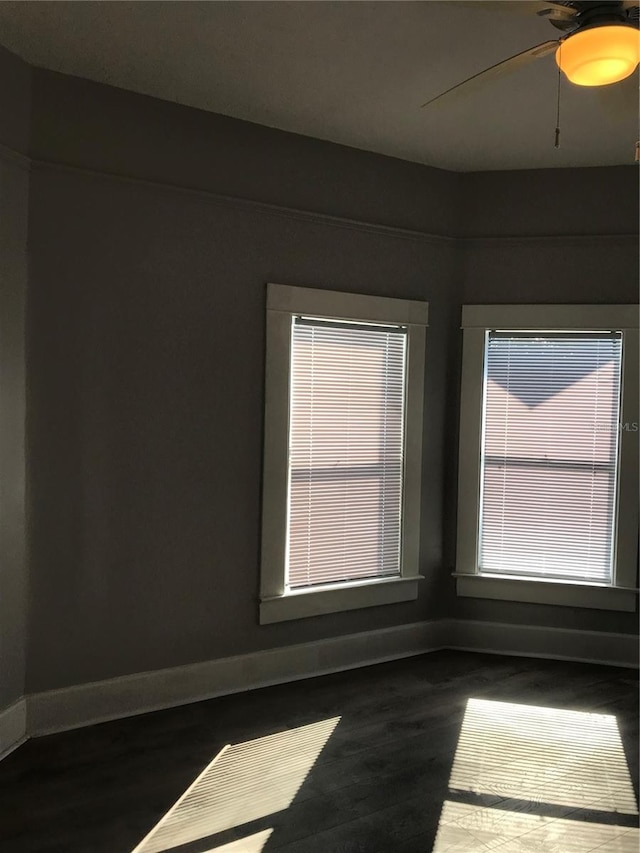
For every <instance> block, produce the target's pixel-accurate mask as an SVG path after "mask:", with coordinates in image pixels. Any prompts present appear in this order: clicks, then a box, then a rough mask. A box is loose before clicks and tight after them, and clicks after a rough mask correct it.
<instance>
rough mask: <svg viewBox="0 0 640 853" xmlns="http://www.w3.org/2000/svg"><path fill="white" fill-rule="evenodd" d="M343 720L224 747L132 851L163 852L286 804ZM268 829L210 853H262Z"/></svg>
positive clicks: (330, 721) (313, 724) (227, 840)
mask: <svg viewBox="0 0 640 853" xmlns="http://www.w3.org/2000/svg"><path fill="white" fill-rule="evenodd" d="M339 721H340V717H332V718H330V719H327V720H321V721H319V722H317V723H312V724H310V725H307V726H301V727H299V728H296V729H291V730H287V731H283V732H278V733H277V734H273V735H268V736H267V737H263V738H258V739H257V740H251V741H246V742H245V743H239V744H234V745H231V746H226V747H224V749H223V750H221V752H219V753H218V755H217V756H216V757H215V758H214V759H213V761H212V762H211V763H210V764H209V765H208V766H207V767H206V768H205V769H204V770H203V772H202V773H201V774H200V775H199V776H198V778H197V779H196V780H195V781H194V782H193V784H192V785H191V786H190V787H189V788H188V789H187V790H186V791H185V792H184V794H183V795H182V796H181V797H180V799H179V800H178V801H177V802H176V803H175V804H174V805H173V806H172V807H171V809H169V811H168V812H167V813H166V814H165V815H164V817H163V818H162V819H161V820H160V821H159V823H158V824H157V825H156V826H155V827H154V828H153V829H152V830H151V832H150V833H149V834H148V835H147V836H146V838H144V839H143V840H142V841H141V842H140V844H138V846H137V847H136V848H135V850H133V853H163V851H166V850H171V849H172V848H174V847H178V846H180V845H182V844H188V843H191V842H194V841H197V840H199V839H205V838H209V837H210V836H214V835H217V834H219V833H223V832H226V831H228V830H232V829H233V828H234V827H237V826H241V825H242V824H247V823H249V822H251V821H254V820H257V819H259V818H262V817H266V816H268V815H271V814H274V813H275V812H279V811H282V810H284V809H286V808H287V807H288V806H289V805H290V804H291V803H292V801H293V799H294V797H295V796H296V794H297V792H298V790H299V789H300V787H301V785H302V784H303V782H304V780H305V779H306V777H307V775H308V773H309V771H310V770H311V768H312V767H313V765H314V763H315V761H316V759H317V758H318V756H319V755H320V752H321V751H322V749H323V747H324V745H325V744H326V742H327V741H328V740H329V738H330V737H331V734H332V733H333V730H334V729H335V727H336V726H337V725H338V723H339ZM270 833H271V830H267V832H266V834H265V833H264V832H261V833H257V835H255V836H250V837H247V838H242V839H237V840H236V839H231V840H229V839H225V840H224V843H221V844H220V845H219V846H217V847H216V846H210V847H208V848H207V851H206V853H213V851H215V853H223V851H224V853H260V851H261V850H262V846H263V845H264V843H266V841H267V839H268V836H269V834H270ZM252 838H253V841H252V840H251V839H252ZM234 844H235V845H236V846H235V847H234V846H233V845H234ZM251 844H253V846H250V845H251ZM203 853H205V851H203Z"/></svg>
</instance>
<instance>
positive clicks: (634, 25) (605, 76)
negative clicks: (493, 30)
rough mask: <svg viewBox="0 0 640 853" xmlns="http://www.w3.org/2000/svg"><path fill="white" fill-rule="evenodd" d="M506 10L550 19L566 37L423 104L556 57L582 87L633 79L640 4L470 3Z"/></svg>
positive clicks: (639, 56) (639, 47) (585, 0)
mask: <svg viewBox="0 0 640 853" xmlns="http://www.w3.org/2000/svg"><path fill="white" fill-rule="evenodd" d="M465 5H466V6H476V7H478V6H480V5H481V6H482V7H483V8H486V7H488V6H490V7H493V8H498V9H500V10H501V11H515V12H524V13H526V14H536V15H538V16H540V17H543V18H546V19H547V20H548V21H549V23H551V24H552V25H553V26H554V27H556V29H558V30H561V31H562V33H563V35H561V36H560V37H559V38H557V39H553V40H551V41H545V42H542V43H541V44H537V45H535V46H534V47H530V48H528V49H527V50H523V51H522V52H521V53H516V54H515V55H514V56H510V57H509V58H508V59H503V60H502V61H501V62H498V63H496V65H492V66H491V67H489V68H485V69H484V70H483V71H479V72H478V73H477V74H474V75H473V76H472V77H469V78H467V79H466V80H463V81H462V82H461V83H456V85H455V86H452V87H451V88H450V89H447V90H446V91H445V92H441V93H440V94H439V95H436V96H435V97H434V98H431V99H430V100H428V101H426V102H425V103H424V104H422V106H423V107H427V106H429V105H430V104H433V103H435V102H436V101H440V100H442V99H444V98H445V97H447V96H450V95H451V94H452V93H456V94H457V93H458V92H460V91H462V90H464V92H467V91H468V90H469V88H470V87H471V84H477V83H484V82H486V81H487V80H488V79H489V78H491V77H494V76H497V75H499V74H503V73H505V72H510V71H515V70H516V69H518V68H520V67H522V66H523V65H526V64H528V63H529V62H531V61H533V60H535V59H540V58H541V57H543V56H547V55H548V54H549V53H551V52H552V51H555V53H556V62H557V64H558V67H559V69H560V70H561V71H562V72H564V74H565V76H566V77H567V78H568V79H569V80H570V81H571V82H572V83H575V84H576V85H578V86H605V85H607V84H610V83H617V82H618V81H619V80H624V79H625V78H626V77H629V76H630V75H631V74H633V72H634V71H635V69H636V66H637V65H638V62H639V61H640V32H639V31H638V22H639V20H640V5H639V2H638V0H558V2H544V0H533V2H530V0H516V2H509V0H501V2H493V3H482V4H479V3H475V2H474V3H465Z"/></svg>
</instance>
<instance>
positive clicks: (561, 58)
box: [556, 24, 640, 86]
mask: <svg viewBox="0 0 640 853" xmlns="http://www.w3.org/2000/svg"><path fill="white" fill-rule="evenodd" d="M639 60H640V33H639V32H638V30H637V29H636V27H634V26H629V25H625V24H608V25H605V26H599V27H589V28H588V29H584V30H579V31H578V32H577V33H573V35H570V36H569V37H568V38H566V39H565V40H564V41H563V42H562V44H561V45H560V47H559V48H558V50H557V51H556V62H557V63H558V65H559V66H560V68H561V70H562V71H563V72H564V73H565V74H566V76H567V77H568V79H569V80H570V81H571V82H572V83H575V84H576V85H577V86H606V85H607V84H608V83H617V82H618V80H624V78H625V77H628V76H629V75H630V74H633V71H634V69H635V67H636V65H637V64H638V61H639Z"/></svg>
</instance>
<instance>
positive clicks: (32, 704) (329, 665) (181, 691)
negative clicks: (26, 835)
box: [27, 619, 638, 737]
mask: <svg viewBox="0 0 640 853" xmlns="http://www.w3.org/2000/svg"><path fill="white" fill-rule="evenodd" d="M439 649H455V650H460V651H471V652H483V653H489V654H500V655H516V656H523V657H539V658H549V659H557V660H569V661H577V662H584V663H596V664H608V665H614V666H621V667H629V668H631V667H637V666H638V642H637V637H635V636H634V635H627V634H611V633H603V632H598V631H579V630H573V629H565V628H546V627H542V626H529V625H512V624H502V623H497V622H479V621H468V620H454V619H441V620H434V621H430V622H416V623H412V624H409V625H399V626H397V627H392V628H383V629H380V630H376V631H367V632H364V633H359V634H349V635H347V636H343V637H334V638H331V639H327V640H319V641H316V642H311V643H303V644H299V645H293V646H285V647H281V648H276V649H269V650H266V651H259V652H251V653H249V654H245V655H237V656H235V657H228V658H221V659H219V660H211V661H204V662H203V663H196V664H190V665H188V666H180V667H175V668H172V669H162V670H156V671H153V672H143V673H138V674H135V675H127V676H123V677H120V678H112V679H109V680H106V681H98V682H93V683H90V684H80V685H76V686H73V687H65V688H62V689H60V690H50V691H46V692H43V693H35V694H32V695H30V696H29V697H28V699H27V734H28V735H29V736H32V737H37V736H40V735H46V734H51V733H53V732H60V731H65V730H67V729H74V728H80V727H83V726H89V725H93V724H94V723H99V722H105V721H107V720H114V719H119V718H122V717H129V716H135V715H137V714H144V713H147V712H149V711H157V710H161V709H163V708H171V707H175V706H178V705H186V704H189V703H191V702H198V701H201V700H203V699H210V698H213V697H215V696H223V695H227V694H231V693H238V692H242V691H245V690H254V689H256V688H260V687H268V686H270V685H274V684H282V683H285V682H288V681H297V680H300V679H304V678H313V677H315V676H318V675H326V674H329V673H332V672H340V671H342V670H348V669H355V668H357V667H360V666H371V665H373V664H376V663H383V662H386V661H393V660H398V659H400V658H405V657H411V656H414V655H419V654H424V653H426V652H432V651H437V650H439Z"/></svg>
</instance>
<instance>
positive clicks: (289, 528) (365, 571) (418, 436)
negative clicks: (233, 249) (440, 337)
mask: <svg viewBox="0 0 640 853" xmlns="http://www.w3.org/2000/svg"><path fill="white" fill-rule="evenodd" d="M426 324H427V305H426V303H422V302H414V301H410V300H403V299H388V298H381V297H370V296H361V295H356V294H343V293H335V292H332V291H324V290H315V289H311V288H297V287H286V286H283V285H275V284H270V285H268V289H267V358H266V400H265V456H264V482H263V528H262V529H263V532H262V559H261V598H260V621H261V622H263V623H266V622H277V621H283V620H286V619H298V618H303V617H306V616H314V615H319V614H322V613H332V612H336V611H340V610H351V609H355V608H360V607H370V606H374V605H378V604H387V603H395V602H400V601H409V600H411V599H415V598H417V594H418V581H419V579H420V575H419V559H418V548H419V519H420V479H421V470H420V469H421V449H422V401H423V375H424V355H425V332H426Z"/></svg>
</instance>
